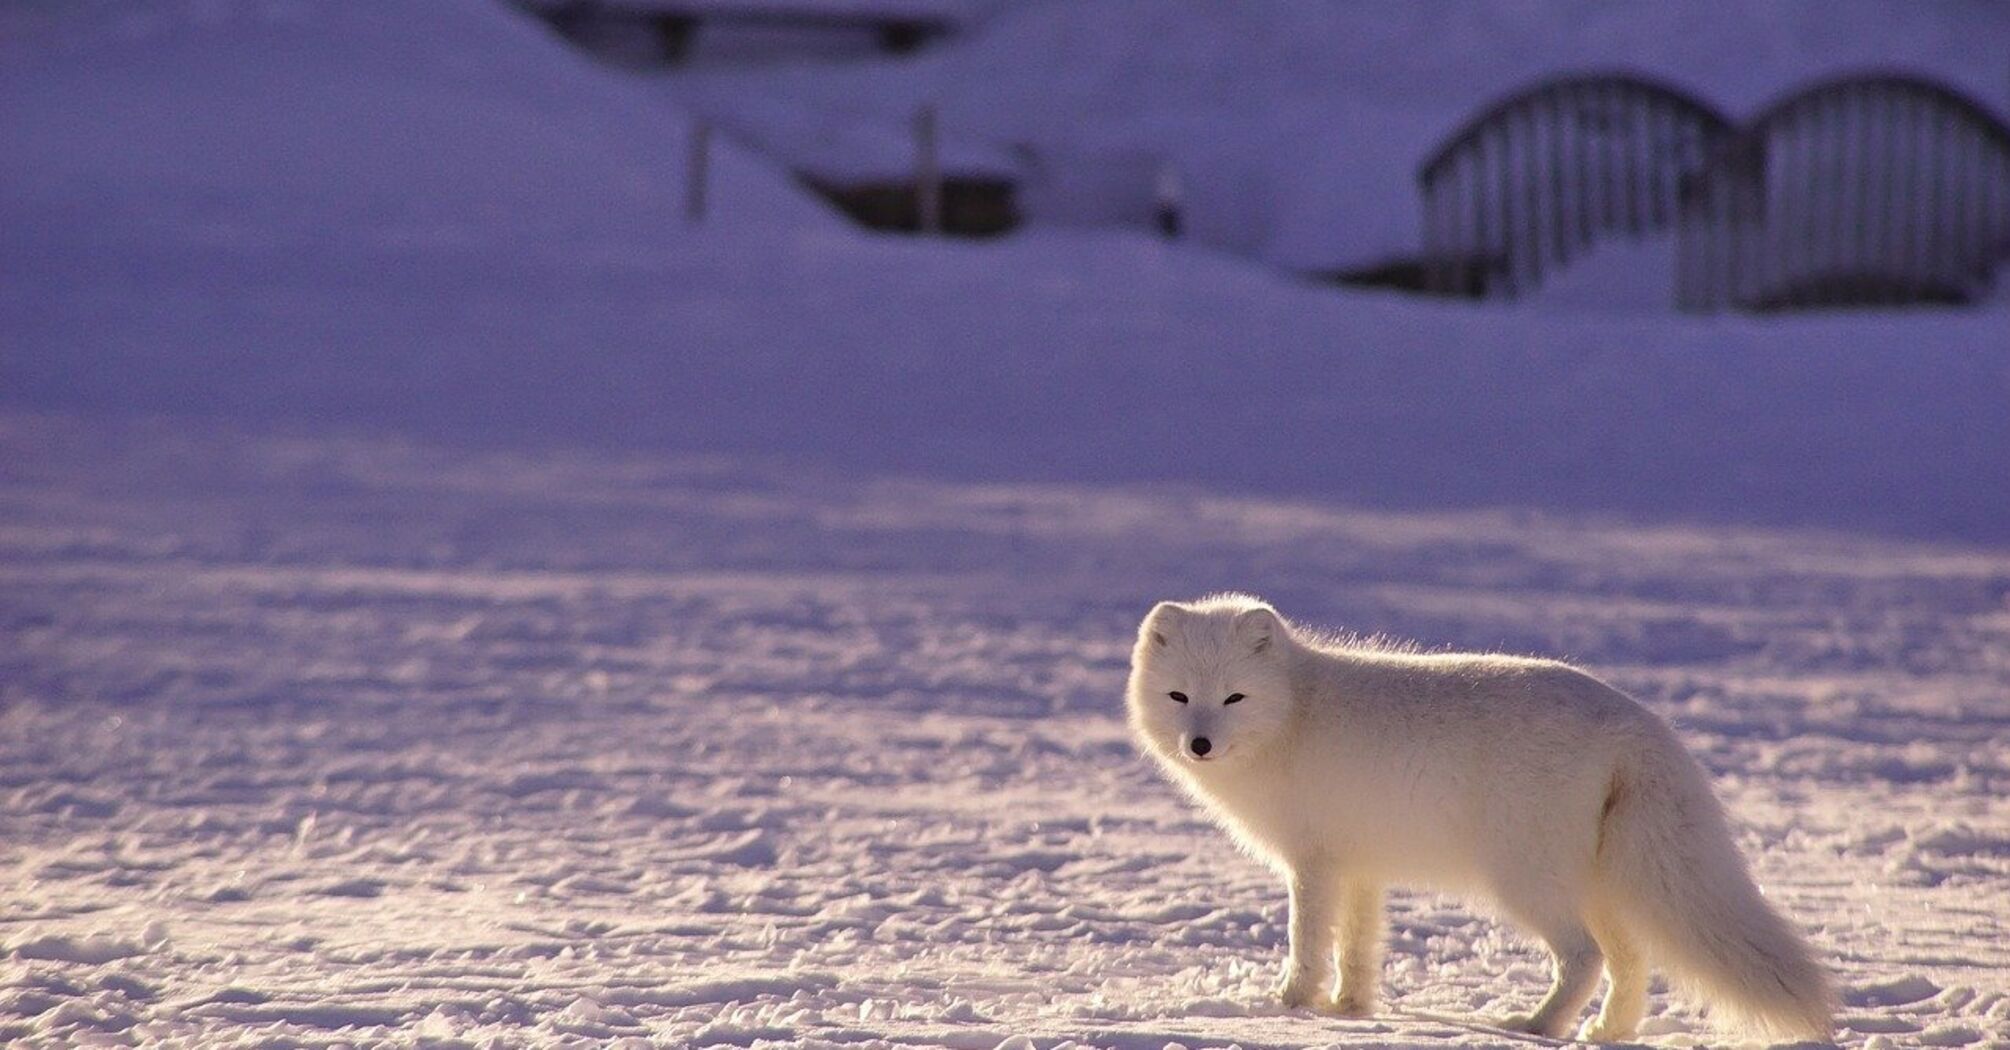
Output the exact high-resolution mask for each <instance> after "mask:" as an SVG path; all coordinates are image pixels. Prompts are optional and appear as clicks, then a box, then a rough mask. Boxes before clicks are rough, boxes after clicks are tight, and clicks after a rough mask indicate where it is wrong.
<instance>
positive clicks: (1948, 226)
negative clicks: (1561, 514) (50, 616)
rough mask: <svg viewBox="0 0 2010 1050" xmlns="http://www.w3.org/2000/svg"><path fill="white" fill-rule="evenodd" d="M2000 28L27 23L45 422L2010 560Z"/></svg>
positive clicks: (806, 11) (1435, 7)
mask: <svg viewBox="0 0 2010 1050" xmlns="http://www.w3.org/2000/svg"><path fill="white" fill-rule="evenodd" d="M2006 50H2010V10H2006V7H2005V5H2003V4H2001V3H1998V2H1994V0H1949V2H1944V3H1932V4H1918V3H1905V2H1896V0H1894V2H1882V0H1850V2H1846V3H1814V2H1809V3H1798V2H1786V0H1781V2H1772V3H1765V4H1756V5H1755V4H1747V3H1740V2H1732V0H1724V2H1716V0H1707V2H1696V3H1683V4H1669V5H1651V4H1609V3H1594V2H1589V0H1585V2H1570V0H1560V2H1556V3H1543V4H1532V3H1521V2H1499V3H1496V2H1482V0H1459V2H1452V0H1431V2H1423V3H1387V4H1383V3H1345V4H1319V3H1313V4H1253V5H1211V4H1186V3H1163V2H1158V0H1135V2H1120V0H1110V2H1097V3H1081V4H1076V3H1044V2H1014V0H524V2H523V3H516V4H512V3H505V2H501V0H496V2H490V0H439V2H429V3H424V4H406V3H398V4H391V3H376V2H365V0H358V2H353V3H342V4H324V3H314V2H310V0H241V2H238V0H130V2H116V3H113V2H94V0H76V2H62V3H58V2H41V0H14V2H12V3H9V4H7V5H5V6H4V7H0V51H4V56H0V57H4V61H0V135H4V138H5V141H6V142H7V149H6V151H5V156H4V158H0V165H4V179H0V267H4V272H5V273H6V274H7V279H6V281H5V283H4V286H0V334H4V338H5V342H6V347H7V354H6V358H5V360H4V362H0V367H4V369H5V372H4V383H0V399H4V403H5V404H8V405H12V406H17V407H23V408H34V409H55V410H64V411H68V410H79V411H90V412H97V411H107V412H112V413H151V412H168V413H185V414H197V415H207V416H226V417H230V418H246V419H259V420H266V421H329V422H339V423H343V424H353V425H361V426H366V427H380V428H381V427H388V428H391V429H393V430H396V431H398V432H413V433H429V434H451V435H454V436H457V437H462V438H471V439H477V440H484V441H486V440H495V439H507V440H511V441H517V440H532V441H537V442H559V443H569V444H581V445H593V446H620V447H641V448H657V449H677V450H687V451H722V452H736V453H751V454H758V455H765V456H772V457H781V458H784V459H788V460H800V461H803V462H815V463H821V464H824V465H826V466H831V467H836V468H840V469H846V470H894V471H901V472H912V473H920V474H925V475H931V476H944V477H954V478H1047V479H1073V480H1087V481H1098V482H1100V481H1111V480H1119V481H1132V480H1152V479H1159V480H1164V479H1181V480H1198V481H1203V482H1207V483H1209V484H1216V485H1226V486H1230V487H1233V488H1238V489H1241V490H1247V491H1260V492H1289V493H1298V494H1312V495H1319V496H1331V497H1338V498H1341V499H1344V500H1348V501H1352V502H1360V503H1367V504H1371V505H1381V506H1424V507H1486V506H1533V507H1556V508H1569V509H1588V510H1597V511H1608V512H1617V513H1622V514H1627V515H1635V516H1646V517H1650V518H1676V519H1700V520H1751V521H1767V522H1775V523H1793V524H1815V525H1836V526H1843V527H1850V528H1871V529H1877V530H1881V531H1892V530H1895V531H1900V532H1905V533H1909V534H1921V535H1924V534H1930V535H1946V536H1959V537H1965V538H1988V539H2003V538H2006V537H2010V485H2005V484H2003V483H2002V481H2003V478H2002V473H2001V464H2002V463H2003V462H2004V461H2005V459H2006V456H2010V323H2007V322H2010V305H2006V299H2005V292H2004V290H2003V282H2001V281H1999V280H1998V277H1999V272H2000V270H2001V268H2002V263H2003V260H2004V257H2005V253H2006V250H2010V133H2006V131H2005V127H2004V116H2003V114H2004V112H2005V110H2006V108H2010V60H2006V59H2005V57H2004V55H2005V53H2006Z"/></svg>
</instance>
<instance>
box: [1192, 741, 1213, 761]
mask: <svg viewBox="0 0 2010 1050" xmlns="http://www.w3.org/2000/svg"><path fill="white" fill-rule="evenodd" d="M1187 746H1188V747H1190V748H1193V753H1194V755H1195V756H1196V757H1199V758H1206V757H1207V753H1208V752H1209V751H1212V750H1214V745H1213V744H1210V743H1208V742H1207V738H1206V737H1204V736H1197V737H1194V738H1193V743H1191V744H1188V745H1187Z"/></svg>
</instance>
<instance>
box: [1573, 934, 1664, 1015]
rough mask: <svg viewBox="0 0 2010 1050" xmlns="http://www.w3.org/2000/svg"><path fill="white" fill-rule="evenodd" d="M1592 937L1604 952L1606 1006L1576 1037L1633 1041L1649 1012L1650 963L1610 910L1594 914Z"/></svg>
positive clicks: (1602, 1007) (1601, 1007)
mask: <svg viewBox="0 0 2010 1050" xmlns="http://www.w3.org/2000/svg"><path fill="white" fill-rule="evenodd" d="M1591 936H1592V937H1593V938H1594V939H1596V940H1597V941H1598V947H1599V948H1600V949H1601V950H1603V951H1604V952H1605V1004H1604V1005H1603V1006H1600V1007H1599V1008H1598V1016H1597V1017H1596V1018H1595V1019H1593V1020H1591V1021H1588V1022H1586V1023H1585V1025H1584V1029H1583V1031H1581V1032H1579V1033H1578V1035H1577V1037H1578V1038H1579V1039H1583V1040H1585V1041H1586V1042H1592V1043H1617V1042H1623V1041H1625V1040H1628V1039H1631V1038H1633V1033H1634V1032H1635V1031H1637V1030H1638V1029H1639V1028H1640V1019H1641V1018H1642V1017H1643V1016H1645V1015H1646V1013H1647V960H1646V958H1645V957H1644V956H1642V955H1641V954H1640V948H1639V946H1638V945H1636V944H1635V943H1634V942H1633V938H1631V937H1629V936H1627V933H1626V929H1625V927H1623V926H1621V925H1620V924H1619V920H1618V917H1617V916H1615V915H1613V913H1612V912H1611V910H1610V909H1606V908H1598V909H1594V910H1593V911H1592V913H1591Z"/></svg>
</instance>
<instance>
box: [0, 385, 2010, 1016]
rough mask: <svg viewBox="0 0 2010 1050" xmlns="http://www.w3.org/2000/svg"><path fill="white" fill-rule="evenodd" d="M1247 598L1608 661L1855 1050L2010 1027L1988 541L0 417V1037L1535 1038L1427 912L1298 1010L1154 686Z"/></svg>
mask: <svg viewBox="0 0 2010 1050" xmlns="http://www.w3.org/2000/svg"><path fill="white" fill-rule="evenodd" d="M1223 586H1241V587H1249V588H1254V589H1256V590H1259V591H1262V592H1264V593H1267V594H1268V595H1270V596H1271V597H1273V598H1274V599H1275V600H1276V601H1278V602H1279V603H1281V605H1282V607H1283V608H1285V609H1287V610H1288V611H1290V612H1292V613H1293V614H1295V615H1297V616H1299V617H1301V618H1303V619H1305V620H1308V621H1310V622H1315V623H1326V624H1344V625H1347V626H1350V627H1354V628H1357V629H1361V630H1366V631H1376V630H1381V631H1389V632H1393V633H1397V634H1400V635H1407V636H1413V637H1417V638H1421V639H1423V640H1425V641H1426V642H1427V643H1428V644H1432V645H1457V646H1471V647H1489V648H1492V647H1498V648H1505V649H1510V650H1516V651H1540V652H1548V653H1562V654H1569V655H1571V656H1573V657H1575V658H1577V659H1579V660H1582V661H1584V662H1586V663H1588V664H1589V665H1590V666H1592V667H1594V668H1596V669H1597V670H1599V671H1600V672H1601V673H1602V674H1605V675H1608V676H1610V677H1611V678H1612V680H1614V681H1615V682H1617V683H1619V684H1621V685H1622V686H1624V687H1625V688H1627V689H1629V690H1631V691H1633V692H1634V693H1636V694H1637V695H1639V696H1640V697H1642V698H1643V699H1644V700H1645V701H1646V702H1647V703H1649V704H1650V705H1652V706H1653V707H1655V708H1656V709H1657V710H1659V711H1660V712H1662V713H1663V714H1665V715H1667V716H1668V717H1670V718H1671V719H1673V720H1674V721H1675V722H1676V724H1677V725H1678V727H1679V728H1680V729H1681V732H1682V736H1683V738H1684V740H1685V741H1687V742H1688V743H1689V744H1690V746H1692V747H1693V748H1695V749H1696V750H1697V752H1698V753H1699V754H1700V755H1701V756H1702V758H1703V759H1704V761H1705V763H1706V764H1707V765H1708V766H1709V768H1710V769H1711V770H1712V771H1713V772H1714V773H1715V774H1716V782H1717V786H1718V789H1719V791H1720V792H1721V793H1722V794H1723V796H1724V797H1725V799H1726V800H1727V802H1728V804H1729V806H1730V808H1731V810H1732V812H1733V814H1734V816H1735V817H1736V820H1737V825H1738V828H1739V835H1740V839H1741V841H1742V842H1743V843H1744V846H1745V848H1746V850H1747V851H1748V853H1749V854H1750V855H1751V857H1752V858H1753V860H1754V863H1755V866H1756V868H1757V870H1758V872H1759V875H1760V878H1761V880H1762V882H1763V883H1764V885H1765V886H1766V887H1767V890H1768V893H1769V894H1770V895H1771V896H1772V898H1773V899H1774V900H1776V901H1777V902H1778V903H1779V905H1780V907H1781V908H1782V909H1783V910H1784V911H1785V912H1786V913H1787V914H1789V915H1791V916H1792V917H1793V918H1794V919H1795V920H1796V921H1797V922H1798V923H1800V924H1801V925H1802V926H1803V927H1804V928H1806V929H1807V930H1808V931H1809V934H1810V937H1811V939H1812V941H1813V943H1814V944H1815V945H1816V946H1817V949H1818V951H1819V952H1820V954H1821V956H1822V957H1823V958H1824V959H1825V960H1827V961H1828V962H1829V963H1830V964H1831V965H1832V966H1834V967H1835V968H1836V970H1837V973H1838V975H1839V978H1840V982H1841V984H1842V986H1843V988H1844V990H1845V991H1844V996H1845V1003H1846V1006H1845V1010H1844V1014H1843V1019H1842V1020H1843V1024H1844V1028H1843V1032H1842V1038H1841V1042H1842V1043H1843V1044H1844V1045H1846V1046H1851V1047H1858V1046H1863V1047H1891V1046H1920V1045H1933V1046H1971V1047H1978V1048H1980V1047H2002V1046H2005V1045H2010V981H2006V978H2005V974H2006V973H2010V912H2006V911H2005V907H2004V901H2005V900H2006V898H2010V834H2006V830H2010V802H2006V799H2010V764H2006V756H2010V711H2006V709H2005V706H2004V702H2003V697H2004V695H2005V690H2006V687H2010V661H2006V655H2005V654H2010V559H2006V558H2005V557H2004V556H2003V555H2002V554H2001V553H2000V552H1987V551H1979V550H1971V549H1963V548H1959V547H1949V546H1932V545H1923V544H1917V543H1899V542H1888V541H1874V540H1864V539H1848V538H1839V537H1828V536H1820V535H1812V534H1805V533H1787V532H1781V533H1775V532H1763V531H1735V530H1723V529H1713V530H1693V529H1677V528H1667V529H1629V528H1617V527H1613V526H1609V525H1601V524H1597V523H1591V522H1585V521H1578V520H1571V519H1566V518H1553V517H1534V516H1529V515H1497V514H1458V515H1452V514H1376V513H1366V512H1360V511H1348V510H1341V509H1336V508H1333V507H1330V506H1325V505H1320V504H1313V503H1292V502H1277V501H1263V500H1251V499H1241V498H1225V497H1223V496H1221V495H1218V494H1215V493H1210V492H1207V491H1204V490H1195V489H1176V488H1156V489H1129V490H1126V489H1111V488H1084V487H1063V486H1035V485H954V484H936V483H919V482H912V481H899V480H893V479H878V478H863V477H860V476H858V475H855V474H845V475H828V474H821V473H815V472H810V473H805V472H801V471H778V470H773V469H768V468H758V467H751V466H749V465H748V464H746V463H744V462H742V461H738V460H734V459H727V458H717V457H714V458H690V457H672V456H662V455H660V454H635V455H609V454H594V455H577V454H568V453H560V452H544V453H497V452H471V451H467V450H457V449H455V448H452V447H448V446H439V445H431V444H424V443H413V442H409V441H400V440H394V441H386V440H381V439H371V438H364V437H359V436H345V435H343V434H340V433H330V432H326V431H314V432H306V433H300V432H296V433H293V434H285V433H276V434H275V433H272V432H260V431H255V430H252V431H247V430H245V429H243V428H239V427H234V426H203V425H193V424H189V423H187V422H178V423H152V424H138V425H120V426H110V425H106V424H105V423H104V422H103V421H102V420H98V419H91V418H69V417H61V416H47V415H23V414H20V413H8V414H5V415H0V633H4V637H5V638H6V642H5V644H4V646H0V661H4V665H0V703H4V709H0V726H4V730H0V869H4V870H5V871H6V872H7V873H8V877H7V878H6V879H4V880H0V1041H7V1042H9V1043H10V1045H22V1046H50V1047H56V1046H72V1045H82V1044H84V1043H86V1042H90V1041H94V1040H101V1041H105V1042H114V1043H116V1042H125V1043H136V1044H142V1045H149V1046H167V1047H173V1046H191V1047H193V1046H200V1047H218V1046H233V1045H272V1044H274V1043H284V1044H286V1045H298V1046H335V1045H338V1044H347V1045H366V1044H380V1043H381V1044H386V1045H412V1046H481V1045H522V1044H535V1045H550V1046H597V1045H609V1044H614V1045H628V1046H645V1045H656V1046H704V1045H741V1046H749V1045H765V1046H781V1045H788V1046H811V1047H835V1046H856V1047H895V1046H951V1047H978V1048H989V1047H992V1046H995V1045H1012V1046H1026V1045H1029V1044H1030V1045H1033V1046H1037V1047H1040V1048H1042V1050H1050V1048H1052V1047H1053V1046H1055V1045H1057V1044H1059V1043H1060V1042H1061V1041H1062V1040H1077V1041H1079V1042H1080V1044H1081V1045H1085V1046H1099V1047H1122V1048H1134V1047H1149V1048H1157V1047H1161V1046H1164V1045H1167V1044H1170V1043H1174V1042H1177V1043H1180V1044H1183V1045H1186V1046H1190V1047H1200V1046H1226V1045H1228V1044H1230V1043H1235V1044H1239V1045H1241V1046H1243V1047H1269V1046H1306V1045H1316V1044H1328V1043H1331V1044H1338V1045H1350V1046H1420V1047H1422V1046H1429V1047H1444V1046H1455V1047H1474V1046H1506V1045H1526V1044H1527V1043H1528V1040H1527V1039H1526V1038H1518V1037H1513V1036H1510V1035H1508V1034H1506V1033H1503V1032H1500V1031H1497V1030H1494V1029H1491V1028H1488V1027H1485V1026H1484V1025H1483V1024H1482V1023H1480V1022H1481V1021H1482V1020H1483V1019H1485V1018H1488V1017H1498V1016H1500V1015H1503V1014H1506V1013H1508V1012H1511V1011H1513V1010H1516V1009H1526V1007H1527V1006H1528V1005H1529V1004H1530V1003H1531V1002H1533V1001H1534V999H1535V997H1536V996H1537V995H1538V994H1539V993H1540V991H1541V987H1542V983H1543V973H1542V963H1541V959H1540V957H1539V956H1538V955H1537V954H1536V953H1534V952H1533V951H1531V950H1530V949H1529V948H1527V947H1526V946H1524V945H1523V944H1521V943H1520V942H1519V940H1518V939H1516V938H1515V937H1513V936H1512V935H1511V934H1509V933H1507V932H1505V931H1504V930H1503V929H1502V928H1501V927H1499V926H1497V925H1495V924H1493V923H1492V922H1491V921H1489V920H1487V919H1486V918H1484V917H1483V916H1481V915H1478V914H1476V913H1475V912H1473V911H1472V910H1471V909H1469V908H1468V907H1465V906H1463V905H1461V904H1458V903H1456V902H1452V901H1447V900H1441V899H1438V898H1434V897H1430V896H1422V895H1414V894H1404V895H1399V896H1398V897H1396V899H1395V901H1394V917H1395V923H1394V928H1393V932H1392V940H1391V945H1390V957H1389V966H1388V983H1389V990H1390V997H1391V1002H1390V1008H1389V1009H1388V1010H1387V1011H1385V1012H1384V1014H1383V1015H1382V1016H1380V1017H1377V1018H1375V1019H1373V1020H1369V1021H1339V1020H1329V1019H1322V1018H1317V1017H1314V1016H1311V1015H1309V1014H1289V1013H1284V1012H1280V1011H1279V1010H1278V1009H1277V1007H1276V1006H1275V1005H1274V1004H1273V1003H1272V1001H1271V999H1270V996H1269V989H1270V987H1271V985H1272V983H1273V981H1274V977H1275V973H1276V967H1277V965H1278V964H1279V961H1280V959H1281V956H1282V951H1283V939H1284V932H1283V919H1284V914H1283V897H1282V894H1281V891H1280V890H1279V888H1278V886H1277V885H1276V884H1275V882H1274V880H1273V879H1272V878H1271V877H1270V876H1269V875H1267V874H1266V873H1265V872H1263V871H1261V870H1260V869H1259V868H1258V867H1257V866H1256V865H1255V864H1254V863H1253V862H1251V861H1250V860H1248V859H1247V858H1245V857H1242V856H1240V855H1238V854H1236V853H1234V852H1233V851H1231V850H1230V849H1228V848H1227V847H1226V846H1225V844H1224V842H1223V840H1222V838H1221V837H1220V835H1219V834H1218V833H1217V832H1215V831H1214V830H1213V829H1212V828H1211V827H1209V826H1208V825H1207V824H1206V823H1205V822H1204V821H1203V820H1201V819H1200V818H1199V816H1198V814H1197V813H1196V812H1195V811H1194V810H1193V808H1192V807H1191V806H1190V805H1189V804H1188V803H1187V802H1185V801H1184V800H1183V799H1182V798H1180V797H1179V796H1178V794H1177V792H1175V791H1174V790H1173V789H1172V788H1171V787H1170V786H1168V785H1166V784H1164V783H1162V782H1160V781H1159V780H1158V778H1157V777H1156V775H1155V774H1154V773H1153V771H1152V770H1151V769H1150V767H1149V765H1148V763H1146V762H1145V761H1144V760H1143V759H1142V758H1141V757H1140V756H1138V755H1137V754H1136V753H1135V752H1134V751H1133V750H1132V749H1131V747H1130V746H1129V744H1128V743H1127V741H1126V739H1125V735H1124V730H1123V727H1122V724H1121V713H1120V700H1119V695H1120V688H1121V680H1122V675H1123V668H1124V661H1125V659H1126V654H1127V647H1128V642H1129V638H1130V632H1131V631H1132V630H1134V627H1135V620H1136V617H1137V616H1138V615H1139V614H1140V613H1141V611H1142V610H1143V609H1144V608H1146V607H1148V605H1149V603H1150V601H1152V600H1154V599H1156V598H1160V597H1164V596H1167V595H1192V594H1197V593H1200V592H1202V591H1205V590H1208V589H1212V588H1218V587H1223ZM1655 1004H1656V1008H1655V1009H1656V1013H1655V1015H1654V1016H1653V1017H1652V1018H1651V1019H1650V1022H1649V1026H1648V1028H1647V1030H1646V1032H1647V1038H1648V1039H1649V1041H1651V1042H1653V1043H1656V1044H1660V1045H1687V1044H1693V1043H1695V1042H1697V1041H1699V1040H1708V1039H1709V1038H1710V1035H1709V1029H1708V1028H1707V1026H1706V1025H1705V1024H1704V1023H1703V1022H1702V1021H1701V1020H1700V1019H1699V1017H1698V1016H1697V1014H1696V1012H1695V1011H1694V1009H1693V1008H1692V1007H1691V1006H1690V1005H1688V1004H1684V1003H1681V1002H1680V1001H1678V1000H1673V999H1670V998H1669V997H1668V996H1665V995H1663V994H1660V993H1658V992H1657V994H1656V996H1655ZM1008 1039H1021V1040H1025V1041H1021V1042H1014V1043H1009V1044H1008V1043H1006V1042H1005V1041H1006V1040H1008ZM620 1040H628V1041H629V1042H627V1043H620V1042H619V1041H620Z"/></svg>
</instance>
